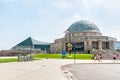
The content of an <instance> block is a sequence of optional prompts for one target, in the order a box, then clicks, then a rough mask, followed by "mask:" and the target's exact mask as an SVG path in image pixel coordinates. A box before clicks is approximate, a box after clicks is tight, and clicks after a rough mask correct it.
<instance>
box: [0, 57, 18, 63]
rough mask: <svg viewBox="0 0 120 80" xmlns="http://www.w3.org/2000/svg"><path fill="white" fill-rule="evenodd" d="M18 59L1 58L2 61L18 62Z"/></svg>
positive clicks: (0, 61)
mask: <svg viewBox="0 0 120 80" xmlns="http://www.w3.org/2000/svg"><path fill="white" fill-rule="evenodd" d="M17 61H18V59H17V58H4V59H0V63H7V62H17Z"/></svg>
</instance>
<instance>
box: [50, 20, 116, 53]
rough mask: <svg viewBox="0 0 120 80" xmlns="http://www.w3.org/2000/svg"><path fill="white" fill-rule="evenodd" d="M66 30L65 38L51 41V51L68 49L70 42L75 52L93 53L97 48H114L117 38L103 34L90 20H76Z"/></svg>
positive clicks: (57, 51)
mask: <svg viewBox="0 0 120 80" xmlns="http://www.w3.org/2000/svg"><path fill="white" fill-rule="evenodd" d="M65 32H66V33H65V36H64V37H63V38H60V39H56V40H55V41H54V43H51V45H50V51H51V53H60V52H61V51H67V50H68V46H67V44H68V43H71V44H72V51H75V52H84V53H88V52H90V53H92V52H93V51H95V50H111V49H114V42H115V41H116V38H113V37H109V36H103V35H102V33H101V31H100V29H99V28H98V26H97V25H96V24H94V23H92V22H90V21H86V20H80V21H78V22H75V23H73V24H72V25H71V26H70V27H69V28H68V29H67V30H66V31H65Z"/></svg>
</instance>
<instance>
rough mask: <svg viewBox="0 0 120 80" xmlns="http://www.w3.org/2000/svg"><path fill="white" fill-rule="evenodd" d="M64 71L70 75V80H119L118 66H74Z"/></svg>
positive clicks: (68, 66)
mask: <svg viewBox="0 0 120 80" xmlns="http://www.w3.org/2000/svg"><path fill="white" fill-rule="evenodd" d="M64 69H66V70H69V71H70V72H71V73H72V76H71V78H72V80H120V64H74V65H67V66H66V67H64Z"/></svg>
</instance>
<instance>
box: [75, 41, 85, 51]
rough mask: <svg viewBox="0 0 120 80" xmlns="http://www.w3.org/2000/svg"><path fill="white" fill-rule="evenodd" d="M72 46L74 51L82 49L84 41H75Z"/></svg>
mask: <svg viewBox="0 0 120 80" xmlns="http://www.w3.org/2000/svg"><path fill="white" fill-rule="evenodd" d="M73 47H74V51H76V52H80V51H84V42H76V43H74V46H73Z"/></svg>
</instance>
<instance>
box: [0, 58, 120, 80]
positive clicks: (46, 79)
mask: <svg viewBox="0 0 120 80" xmlns="http://www.w3.org/2000/svg"><path fill="white" fill-rule="evenodd" d="M75 61H76V63H113V61H112V60H104V61H102V62H97V61H96V62H94V61H93V60H75ZM114 63H120V61H117V62H114ZM67 64H74V60H68V59H43V60H38V61H31V62H13V63H1V64H0V80H67V79H66V77H65V76H64V74H63V72H62V70H61V66H63V65H67Z"/></svg>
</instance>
